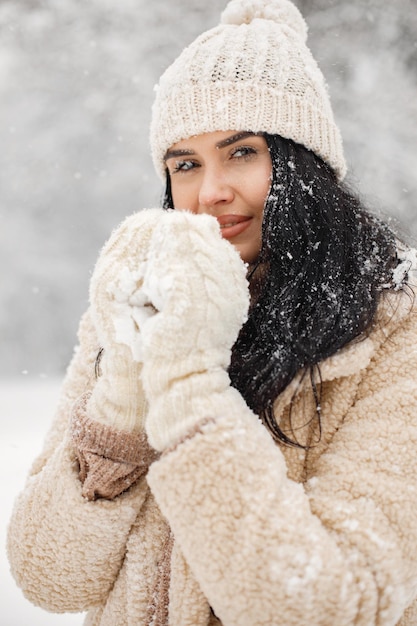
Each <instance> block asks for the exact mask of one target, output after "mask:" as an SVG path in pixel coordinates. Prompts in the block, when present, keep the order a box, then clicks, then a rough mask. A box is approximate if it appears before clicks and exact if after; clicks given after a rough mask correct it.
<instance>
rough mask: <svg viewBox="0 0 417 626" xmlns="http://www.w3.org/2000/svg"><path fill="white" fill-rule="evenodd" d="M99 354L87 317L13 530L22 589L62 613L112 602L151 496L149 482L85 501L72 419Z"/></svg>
mask: <svg viewBox="0 0 417 626" xmlns="http://www.w3.org/2000/svg"><path fill="white" fill-rule="evenodd" d="M98 349H99V346H98V345H97V339H96V336H95V332H94V328H93V325H92V323H91V320H90V316H89V314H88V313H87V314H85V316H84V317H83V319H82V321H81V324H80V328H79V347H78V349H77V350H76V352H75V355H74V358H73V360H72V362H71V364H70V367H69V369H68V373H67V376H66V379H65V381H64V384H63V387H62V391H61V396H60V401H59V406H58V410H57V414H56V417H55V419H54V421H53V424H52V427H51V429H50V432H49V434H48V436H47V438H46V442H45V445H44V449H43V451H42V453H41V455H40V456H39V458H38V459H37V460H36V461H35V463H34V464H33V467H32V470H31V473H30V476H29V478H28V480H27V483H26V485H25V487H24V490H23V491H22V493H21V494H20V495H19V496H18V498H17V500H16V503H15V506H14V510H13V513H12V517H11V520H10V523H9V528H8V542H7V548H8V556H9V561H10V565H11V570H12V573H13V575H14V577H15V579H16V582H17V583H18V585H19V586H20V587H21V588H22V591H23V593H24V594H25V595H26V596H27V598H28V599H29V600H30V601H31V602H33V603H34V604H36V605H39V606H42V607H43V608H45V609H47V610H50V611H54V612H65V611H84V610H86V609H88V608H90V607H91V606H94V605H99V604H101V603H103V602H104V601H105V599H106V597H107V595H108V593H109V590H110V589H111V587H112V585H113V584H114V581H115V578H116V577H117V574H118V572H119V570H120V567H121V564H122V562H123V559H124V556H125V546H126V538H127V536H128V534H129V532H130V529H131V526H132V524H133V523H134V521H135V519H136V517H137V515H138V512H139V510H140V509H141V506H142V504H143V502H144V498H145V496H146V493H147V489H148V488H147V485H146V481H145V480H142V481H139V482H138V483H137V484H136V485H134V486H133V487H132V488H131V489H130V490H129V491H128V492H126V493H124V494H123V495H121V496H120V497H118V498H116V499H115V500H112V501H108V500H97V501H94V502H88V501H87V500H86V499H85V498H84V497H83V496H82V485H81V482H80V480H79V476H78V472H79V467H78V463H77V459H76V454H75V450H74V446H73V444H72V442H71V439H70V436H69V432H68V430H69V420H70V415H71V411H72V407H73V405H74V402H75V401H76V400H77V399H78V398H79V397H80V395H81V394H83V393H84V392H86V391H88V390H89V389H91V387H92V386H93V384H94V378H95V377H94V365H95V359H96V356H97V353H98Z"/></svg>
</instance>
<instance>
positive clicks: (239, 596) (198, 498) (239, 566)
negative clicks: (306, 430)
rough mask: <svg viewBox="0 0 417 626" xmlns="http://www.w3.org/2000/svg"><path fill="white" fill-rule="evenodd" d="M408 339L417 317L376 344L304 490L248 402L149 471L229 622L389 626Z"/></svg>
mask: <svg viewBox="0 0 417 626" xmlns="http://www.w3.org/2000/svg"><path fill="white" fill-rule="evenodd" d="M416 333H417V322H416V315H415V313H414V314H413V315H410V316H409V317H408V319H407V320H406V321H404V322H403V323H402V324H401V325H399V326H398V325H397V328H396V330H395V332H394V333H393V334H392V335H391V336H390V337H389V338H388V339H387V340H386V341H385V342H383V343H382V345H380V347H379V348H378V351H377V352H376V354H375V355H374V358H373V359H372V361H371V363H370V365H369V366H368V368H367V370H366V371H365V374H364V376H363V377H362V382H361V384H360V385H359V388H358V392H357V397H356V400H355V401H354V403H353V404H352V406H351V408H350V410H349V412H348V414H347V415H346V416H345V418H344V420H343V423H342V424H341V426H340V428H339V430H338V432H337V433H336V434H335V436H334V438H333V440H332V442H331V444H330V446H329V447H328V449H327V451H326V452H325V453H324V454H323V455H322V456H321V458H320V459H319V461H318V463H317V467H316V471H315V475H314V477H313V478H311V479H310V480H309V482H307V483H306V484H304V485H303V484H299V483H296V482H293V481H291V480H290V479H289V478H288V477H287V472H286V464H285V461H284V457H283V454H282V452H281V451H280V448H279V447H278V446H276V445H275V444H274V443H273V441H272V439H271V437H270V436H269V434H268V433H267V432H266V430H265V428H264V427H263V426H262V425H261V423H260V422H259V420H258V419H257V418H256V417H255V416H254V415H253V414H251V412H250V411H249V410H248V409H246V408H245V407H244V406H243V403H242V406H237V407H236V411H235V412H232V413H229V414H228V415H224V416H222V417H219V418H218V419H216V420H212V421H208V422H207V423H205V424H204V425H202V426H201V427H200V428H199V429H197V431H196V432H195V433H194V434H190V437H189V438H187V439H186V440H184V441H183V442H182V443H180V444H179V445H178V446H177V447H176V448H175V449H173V450H171V451H168V452H167V453H165V454H164V455H163V456H162V457H161V459H160V460H158V461H157V462H155V463H154V464H153V466H152V467H151V470H150V473H149V474H148V482H149V484H150V486H151V490H152V491H153V493H154V495H155V498H156V500H157V502H158V504H159V506H160V508H161V510H162V512H163V514H164V515H165V516H166V518H167V519H168V521H169V524H170V525H171V527H172V529H173V532H174V535H175V538H176V540H177V541H178V543H179V544H180V546H181V549H182V551H183V553H184V556H185V558H186V560H187V561H188V563H189V565H190V567H191V569H192V570H193V572H194V575H195V577H196V579H197V580H198V582H199V584H200V586H201V588H202V590H203V592H204V593H205V595H206V597H207V598H208V601H209V603H210V605H211V606H212V607H213V610H214V612H215V613H216V615H217V616H218V617H219V618H220V620H221V622H222V624H223V625H224V626H253V625H254V624H256V626H271V625H272V624H273V625H274V626H279V625H282V626H311V624H320V625H321V626H348V625H349V626H352V625H353V624H355V625H356V626H372V625H376V624H378V626H394V625H395V624H396V623H397V622H398V621H399V619H400V617H401V615H402V614H403V612H404V610H405V609H406V607H407V606H408V605H409V604H410V603H411V602H412V600H413V598H415V596H416V594H417V559H416V558H415V555H416V553H417V522H416V520H417V487H416V475H417V454H416V450H417V419H416V415H417V382H416V377H415V372H416V371H417V342H416ZM323 419H325V418H323Z"/></svg>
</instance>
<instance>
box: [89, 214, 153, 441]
mask: <svg viewBox="0 0 417 626" xmlns="http://www.w3.org/2000/svg"><path fill="white" fill-rule="evenodd" d="M164 214H165V211H163V210H162V209H146V210H143V211H140V212H138V213H136V214H134V215H131V216H129V217H128V218H127V219H125V220H124V222H122V224H121V225H120V226H119V227H118V228H117V229H116V230H115V231H114V232H113V233H112V235H111V237H110V239H109V240H108V241H107V243H106V244H105V246H104V247H103V249H102V251H101V253H100V255H99V258H98V260H97V263H96V266H95V268H94V272H93V275H92V277H91V281H90V307H91V316H92V320H93V322H94V325H95V327H96V331H97V334H98V339H99V342H100V345H101V346H102V348H103V353H102V358H101V361H100V370H101V375H100V377H99V379H98V381H97V383H96V385H95V387H94V390H93V393H92V395H91V397H90V399H89V401H88V403H87V407H86V408H87V412H88V415H89V417H91V418H93V419H94V420H96V421H98V422H101V423H102V424H105V425H107V426H110V427H116V428H118V429H121V430H124V431H128V432H139V431H141V430H142V431H143V428H144V420H145V413H146V404H147V403H146V399H145V395H144V392H143V387H142V381H141V369H142V364H141V351H140V345H139V344H140V333H139V327H140V323H141V321H140V317H141V316H143V315H145V316H146V313H147V310H146V307H143V306H142V305H143V304H145V303H144V301H143V299H142V298H143V295H142V294H141V292H140V287H141V285H142V276H143V271H144V264H145V262H146V260H147V255H148V249H149V244H150V241H151V237H152V234H153V230H154V228H155V226H156V224H157V223H158V221H159V220H160V218H161V215H164Z"/></svg>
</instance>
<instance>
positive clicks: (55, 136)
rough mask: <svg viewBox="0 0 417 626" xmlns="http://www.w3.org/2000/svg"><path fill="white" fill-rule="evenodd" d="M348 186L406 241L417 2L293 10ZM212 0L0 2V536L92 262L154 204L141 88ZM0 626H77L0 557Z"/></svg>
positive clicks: (411, 214) (201, 20)
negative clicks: (1, 500) (124, 225)
mask: <svg viewBox="0 0 417 626" xmlns="http://www.w3.org/2000/svg"><path fill="white" fill-rule="evenodd" d="M296 4H297V5H298V6H299V7H300V8H301V9H302V11H303V13H304V15H305V17H306V19H307V22H308V24H309V27H310V34H309V44H310V47H311V48H312V50H313V53H314V55H315V57H316V59H317V60H318V62H319V64H320V66H321V68H322V70H323V72H324V74H325V76H326V78H327V81H328V83H329V88H330V92H331V96H332V102H333V106H334V110H335V114H336V118H337V120H338V122H339V125H340V128H341V130H342V134H343V136H344V140H345V150H346V155H347V160H348V163H349V168H350V173H349V181H350V182H351V183H352V184H353V185H354V186H355V187H356V188H358V189H359V190H360V192H361V193H362V194H363V196H364V197H365V200H366V201H367V202H368V204H369V205H370V206H371V207H372V208H373V209H374V210H375V211H376V212H378V213H382V214H383V215H386V216H387V217H389V218H390V219H394V220H395V221H398V220H399V223H400V225H401V226H400V228H401V230H402V232H404V233H408V234H409V236H410V237H412V238H416V237H417V212H416V207H417V175H416V172H417V148H416V146H417V0H395V1H394V2H390V3H386V2H383V0H298V1H297V2H296ZM224 6H225V0H210V2H207V1H206V0H180V1H178V2H173V1H172V0H152V2H150V1H149V0H119V1H118V2H116V1H115V0H88V2H83V1H82V0H59V2H58V1H53V0H38V1H36V0H18V1H17V0H15V1H7V0H0V119H1V124H0V140H1V145H2V150H1V151H0V182H1V184H0V217H1V222H0V223H1V229H0V267H1V274H0V299H1V302H0V304H1V306H0V341H1V352H0V407H1V422H0V424H1V429H2V430H1V440H0V445H1V450H0V459H1V467H0V470H1V482H2V488H3V491H2V493H3V494H5V495H6V506H2V507H1V509H0V510H1V520H0V521H1V525H0V529H1V533H2V535H1V542H2V545H4V539H3V537H4V533H5V526H6V521H7V519H8V517H9V515H10V507H11V505H12V501H13V498H14V496H15V494H16V493H17V491H18V489H20V487H21V486H22V484H23V480H24V476H25V474H26V472H27V469H28V467H29V464H30V461H31V459H32V458H33V456H34V455H35V453H36V452H37V451H38V450H39V448H40V446H41V441H42V438H43V435H44V432H45V430H46V428H47V424H48V421H49V420H50V418H51V415H52V412H53V406H54V403H55V401H56V396H57V393H58V386H59V381H60V379H61V378H62V376H63V373H64V370H65V367H66V365H67V362H68V360H69V358H70V356H71V353H72V347H73V344H74V341H75V332H76V327H77V324H78V319H79V317H80V314H81V313H82V311H83V310H84V309H85V308H86V304H87V292H88V279H89V274H90V272H91V269H92V267H93V263H94V260H95V257H96V255H97V252H98V250H99V248H100V247H101V245H102V244H103V242H104V241H105V239H106V238H107V236H108V234H109V232H110V230H111V228H112V227H113V226H115V225H117V224H118V223H119V222H120V221H121V220H122V219H123V217H124V216H125V215H126V214H128V213H131V212H133V211H135V210H138V209H140V208H142V207H145V206H155V205H156V206H157V205H159V203H160V197H161V193H162V189H161V187H160V184H159V181H158V179H157V178H156V175H155V174H154V172H153V169H152V165H151V161H150V157H149V154H148V152H149V150H148V125H149V119H150V107H151V103H152V98H153V86H154V84H155V83H156V82H157V80H158V77H159V75H160V74H161V72H162V71H163V69H164V68H165V67H166V66H167V65H168V64H169V63H170V62H171V61H172V60H173V58H174V57H175V56H176V55H177V54H178V53H179V52H180V50H181V49H182V48H183V47H184V45H186V44H188V43H189V42H190V41H192V40H193V39H194V37H195V36H196V35H197V34H199V33H200V32H201V31H202V30H205V29H207V28H209V27H211V26H214V25H215V24H217V23H218V19H219V14H220V12H221V10H222V9H223V8H224ZM0 559H1V561H0V564H1V566H0V567H1V569H0V575H1V580H2V594H1V599H0V615H1V618H0V621H1V624H2V625H4V626H23V625H25V626H26V624H31V626H44V625H48V624H57V625H59V624H74V625H75V624H81V622H82V618H81V617H80V616H50V615H49V614H46V613H45V612H43V611H41V610H40V609H35V608H32V607H31V605H29V603H27V602H26V601H25V600H23V599H22V597H21V595H20V593H19V591H18V590H17V589H16V588H15V586H14V583H13V581H12V579H11V577H10V575H9V574H8V567H7V563H6V559H5V556H4V551H3V550H2V551H1V552H0Z"/></svg>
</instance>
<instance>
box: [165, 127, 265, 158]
mask: <svg viewBox="0 0 417 626" xmlns="http://www.w3.org/2000/svg"><path fill="white" fill-rule="evenodd" d="M257 135H258V133H253V132H252V131H249V130H247V131H246V130H245V131H242V132H241V133H236V135H231V136H230V137H226V139H222V140H221V141H219V142H217V143H216V146H215V147H216V148H217V149H218V150H221V149H222V148H226V147H227V146H231V145H232V144H234V143H237V142H238V141H242V139H246V138H247V137H254V136H257ZM195 154H196V153H195V151H194V150H191V149H189V150H188V149H185V150H167V151H166V153H165V156H164V161H168V159H173V158H176V157H180V156H192V155H195Z"/></svg>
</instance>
